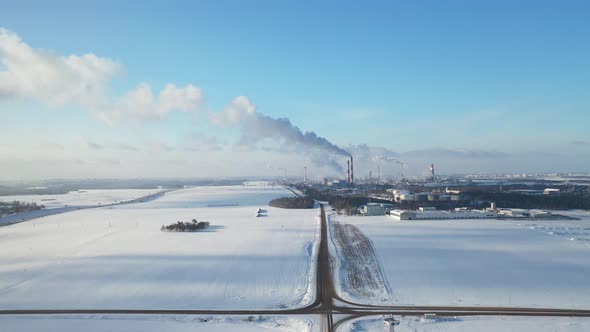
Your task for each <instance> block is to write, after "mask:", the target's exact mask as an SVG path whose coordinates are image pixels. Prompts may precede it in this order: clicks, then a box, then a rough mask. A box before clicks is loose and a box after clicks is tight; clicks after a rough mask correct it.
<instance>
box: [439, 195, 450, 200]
mask: <svg viewBox="0 0 590 332" xmlns="http://www.w3.org/2000/svg"><path fill="white" fill-rule="evenodd" d="M438 199H439V200H440V201H450V200H451V195H446V194H445V195H439V196H438Z"/></svg>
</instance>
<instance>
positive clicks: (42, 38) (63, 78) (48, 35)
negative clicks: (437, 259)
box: [0, 0, 590, 180]
mask: <svg viewBox="0 0 590 332" xmlns="http://www.w3.org/2000/svg"><path fill="white" fill-rule="evenodd" d="M0 7H1V8H2V10H1V11H0V27H1V29H2V30H0V179H5V180H24V179H43V178H119V177H120V178H126V177H225V176H276V175H280V174H283V172H284V169H287V173H288V175H291V176H300V175H302V174H303V167H304V166H306V165H307V166H308V174H309V176H310V178H322V177H324V176H344V174H345V172H346V171H345V167H346V164H345V163H346V158H347V155H348V154H351V155H353V156H354V157H355V170H356V173H357V178H358V177H365V176H368V174H369V172H373V174H376V172H377V167H380V168H381V173H382V175H383V177H387V176H391V177H399V176H400V174H399V173H400V169H399V165H398V164H396V163H395V162H394V160H398V161H402V162H405V163H407V164H408V166H407V170H406V174H409V175H412V176H422V175H425V174H427V172H428V166H429V165H430V163H434V164H435V165H436V166H435V167H436V171H437V173H441V174H457V173H505V172H510V173H539V172H589V171H590V166H588V165H589V164H590V131H589V130H588V129H587V127H588V124H589V123H590V94H589V93H588V91H589V88H590V43H589V42H588V36H590V3H589V2H587V1H384V2H376V1H367V2H362V3H360V2H354V1H313V2H307V1H286V0H284V1H224V0H222V1H142V2H139V1H125V2H121V1H27V0H24V1H23V0H19V1H7V0H0ZM306 133H308V134H306ZM378 165H379V166H378Z"/></svg>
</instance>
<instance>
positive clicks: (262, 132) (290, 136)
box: [210, 96, 350, 157]
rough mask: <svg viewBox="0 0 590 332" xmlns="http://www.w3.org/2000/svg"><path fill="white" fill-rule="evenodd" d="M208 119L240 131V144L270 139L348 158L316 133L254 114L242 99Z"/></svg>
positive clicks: (288, 145)
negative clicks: (303, 130)
mask: <svg viewBox="0 0 590 332" xmlns="http://www.w3.org/2000/svg"><path fill="white" fill-rule="evenodd" d="M210 119H211V122H212V123H214V124H216V125H218V126H222V127H238V128H240V129H241V133H242V136H241V139H240V142H239V143H240V144H241V145H248V146H255V145H256V144H258V143H260V142H261V141H263V140H266V139H273V140H276V141H278V143H280V144H282V145H284V146H286V147H287V148H289V149H294V150H296V151H308V152H311V153H314V152H315V153H321V152H324V153H328V154H331V155H340V156H346V157H348V156H350V154H349V153H348V152H347V151H345V150H344V149H342V148H340V147H339V146H337V145H336V144H334V143H331V142H330V141H328V140H327V139H325V138H323V137H320V136H318V135H317V134H316V133H314V132H311V131H308V132H305V133H304V132H302V131H301V129H299V127H297V126H295V125H293V124H292V123H291V121H290V120H289V119H287V118H273V117H270V116H268V115H265V114H262V113H260V112H257V110H256V106H255V105H254V104H253V103H252V102H251V101H250V100H249V99H248V98H247V97H245V96H240V97H237V98H236V99H234V100H233V101H232V102H231V103H230V104H229V105H228V106H227V107H226V108H225V109H224V110H223V111H221V112H216V113H211V114H210Z"/></svg>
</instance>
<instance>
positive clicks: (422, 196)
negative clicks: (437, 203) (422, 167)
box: [416, 193, 428, 202]
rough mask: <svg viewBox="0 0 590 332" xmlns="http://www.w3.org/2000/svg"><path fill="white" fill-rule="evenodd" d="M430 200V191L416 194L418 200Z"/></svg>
mask: <svg viewBox="0 0 590 332" xmlns="http://www.w3.org/2000/svg"><path fill="white" fill-rule="evenodd" d="M426 200H428V193H418V194H416V201H418V202H425V201H426Z"/></svg>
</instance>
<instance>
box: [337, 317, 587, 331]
mask: <svg viewBox="0 0 590 332" xmlns="http://www.w3.org/2000/svg"><path fill="white" fill-rule="evenodd" d="M396 319H398V320H399V321H400V324H399V325H398V326H396V327H395V331H396V332H464V331H478V332H522V331H535V332H584V331H590V318H571V317H499V316H466V317H438V318H436V319H423V318H420V317H399V316H397V317H396ZM365 331H387V330H386V329H385V326H384V324H383V318H382V317H379V318H376V317H366V318H359V319H355V320H351V321H349V322H346V323H344V324H343V325H342V326H341V328H339V329H338V332H365Z"/></svg>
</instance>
